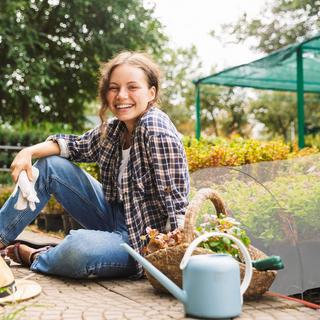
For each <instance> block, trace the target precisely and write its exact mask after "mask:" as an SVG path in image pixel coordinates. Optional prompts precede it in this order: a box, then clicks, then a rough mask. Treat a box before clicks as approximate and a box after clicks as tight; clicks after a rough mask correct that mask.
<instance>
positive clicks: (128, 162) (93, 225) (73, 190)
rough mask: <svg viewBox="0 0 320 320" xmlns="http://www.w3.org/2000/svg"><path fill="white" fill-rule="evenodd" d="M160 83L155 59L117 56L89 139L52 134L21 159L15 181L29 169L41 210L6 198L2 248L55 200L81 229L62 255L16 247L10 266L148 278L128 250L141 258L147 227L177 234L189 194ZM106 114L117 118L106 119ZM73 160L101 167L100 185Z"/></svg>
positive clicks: (0, 219)
mask: <svg viewBox="0 0 320 320" xmlns="http://www.w3.org/2000/svg"><path fill="white" fill-rule="evenodd" d="M159 78H160V72H159V68H158V66H157V65H155V64H154V62H153V61H152V60H151V59H150V58H149V57H148V56H147V55H145V54H143V53H137V52H122V53H120V54H118V55H117V56H115V57H114V58H113V59H112V60H111V61H109V62H108V63H106V64H105V65H104V66H103V68H102V70H101V80H100V86H99V95H100V99H101V110H100V117H101V120H102V122H101V124H100V125H99V126H97V127H96V128H94V129H92V130H90V131H88V132H86V133H84V134H83V135H81V136H76V135H70V134H68V135H67V134H56V135H53V136H50V137H49V138H48V139H47V141H45V142H43V143H41V144H38V145H34V146H31V147H28V148H25V149H23V150H22V151H20V152H19V153H18V155H17V156H16V158H15V159H14V161H13V163H12V165H11V168H12V176H13V179H14V180H15V181H16V180H17V179H18V177H19V175H20V173H21V172H24V171H26V172H27V174H28V177H29V179H30V180H32V179H34V181H33V183H32V185H33V186H34V189H35V190H34V191H35V192H36V194H37V196H38V198H39V203H37V204H36V205H35V208H31V207H30V206H28V207H27V208H26V209H25V210H18V209H17V208H16V205H15V204H16V202H17V198H18V196H20V195H19V194H18V193H17V192H16V193H15V194H13V195H12V196H11V197H10V198H9V199H8V201H7V202H6V204H5V205H4V206H3V207H2V209H1V211H0V226H1V227H0V248H1V247H5V246H8V245H9V244H10V242H12V241H13V240H14V239H15V238H16V237H17V235H18V234H19V233H20V232H21V231H22V230H23V229H24V227H25V226H26V225H28V224H29V223H30V222H31V221H32V220H34V219H35V217H36V216H37V215H38V214H39V213H40V211H41V209H42V208H43V207H44V205H45V204H46V203H47V202H48V200H49V198H50V194H54V196H55V197H56V199H57V200H58V201H59V202H60V203H61V204H62V206H63V207H64V208H65V209H66V210H67V211H68V212H69V213H70V214H71V215H72V216H73V218H74V219H75V220H76V221H78V222H79V223H80V224H81V225H82V226H83V229H80V230H73V231H71V233H70V235H68V236H67V237H66V238H65V239H64V241H62V242H61V244H59V245H57V246H56V247H54V248H50V247H45V248H41V249H37V250H35V249H32V248H30V247H28V246H26V245H24V244H21V245H15V246H10V245H9V246H8V247H7V252H8V255H9V256H10V257H11V258H12V259H14V260H15V261H17V262H19V263H22V264H24V265H26V266H29V267H31V269H32V270H34V271H38V272H43V273H47V274H56V275H62V276H68V277H73V278H86V277H89V276H96V277H115V276H133V275H134V276H141V275H142V267H141V266H140V265H139V264H137V263H135V262H134V261H133V260H132V258H131V257H130V256H129V255H128V254H127V253H126V252H125V251H123V250H122V249H121V247H120V244H121V243H122V242H126V243H129V244H130V245H131V246H132V247H133V248H134V249H135V250H137V251H140V250H141V249H142V247H143V246H144V243H143V242H142V240H141V236H142V235H143V234H144V233H145V230H146V228H147V227H151V228H154V229H158V230H159V231H161V232H165V231H169V230H173V229H175V228H177V227H178V221H183V220H181V216H182V217H183V215H184V213H185V209H186V206H187V196H188V192H189V176H188V167H187V161H186V156H185V153H184V149H183V146H182V143H181V141H180V138H179V135H178V132H177V130H176V128H175V127H174V125H173V124H172V122H171V121H170V119H169V118H168V116H167V115H166V114H165V113H163V112H162V111H160V110H159V109H158V108H157V107H156V102H157V98H158V95H159V87H160V83H159ZM107 110H110V111H111V112H112V113H113V115H114V118H112V119H109V120H107V119H106V117H105V114H106V111H107ZM54 155H60V157H56V156H54ZM32 158H39V160H38V161H37V162H36V163H35V165H34V166H35V167H36V168H37V169H38V170H39V176H38V178H37V179H36V178H35V177H32V165H31V160H32ZM69 160H71V161H75V162H96V163H97V164H98V165H99V167H100V172H101V183H100V182H98V181H96V180H95V179H94V178H93V177H91V176H90V175H88V174H87V173H85V172H84V171H83V170H82V169H80V168H79V167H77V166H75V165H74V164H72V162H70V161H69ZM22 196H23V195H22ZM17 221H18V223H17Z"/></svg>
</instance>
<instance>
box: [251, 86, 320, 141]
mask: <svg viewBox="0 0 320 320" xmlns="http://www.w3.org/2000/svg"><path fill="white" fill-rule="evenodd" d="M319 101H320V95H319V94H310V93H308V94H305V111H306V112H305V123H306V131H315V129H318V130H319V127H315V125H313V124H318V123H319V121H320V111H319ZM249 112H251V113H252V114H253V115H254V118H255V119H256V120H258V121H259V122H260V123H263V124H264V126H265V131H266V133H267V134H268V135H269V136H271V137H273V138H274V137H275V136H280V137H282V138H283V139H285V140H286V141H289V140H290V138H291V139H292V136H291V129H292V128H291V126H292V125H293V126H294V127H295V128H296V127H297V107H296V95H295V94H293V93H285V92H269V93H263V94H259V95H258V98H257V99H255V100H254V101H252V102H251V103H250V108H249ZM294 127H293V128H294Z"/></svg>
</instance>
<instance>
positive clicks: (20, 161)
mask: <svg viewBox="0 0 320 320" xmlns="http://www.w3.org/2000/svg"><path fill="white" fill-rule="evenodd" d="M59 154H60V147H59V145H58V144H57V143H56V142H53V141H45V142H41V143H38V144H35V145H33V146H31V147H27V148H24V149H22V150H21V151H20V152H19V153H18V154H17V155H16V157H15V158H14V160H13V162H12V164H11V167H10V169H11V176H12V179H13V181H14V182H15V183H16V182H17V180H18V178H19V174H20V172H21V171H23V170H25V171H26V172H27V176H28V178H29V180H30V181H32V158H37V159H40V158H44V157H48V156H53V155H59Z"/></svg>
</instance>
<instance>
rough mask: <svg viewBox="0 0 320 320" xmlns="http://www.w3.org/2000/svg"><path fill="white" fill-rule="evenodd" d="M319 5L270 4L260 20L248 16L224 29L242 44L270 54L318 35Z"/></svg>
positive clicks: (307, 0) (310, 1) (298, 1)
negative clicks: (251, 45)
mask: <svg viewBox="0 0 320 320" xmlns="http://www.w3.org/2000/svg"><path fill="white" fill-rule="evenodd" d="M319 11H320V3H319V1H314V0H271V1H268V2H267V3H266V4H265V6H264V8H263V9H262V10H261V12H260V16H259V17H256V18H249V17H248V15H247V14H246V13H244V14H243V15H242V17H241V18H240V19H239V20H238V21H237V22H236V23H234V24H229V25H225V26H224V27H223V30H224V32H225V34H231V35H232V36H233V37H235V38H236V40H237V41H239V42H244V41H248V40H254V41H251V43H255V45H254V49H256V50H258V51H262V52H265V53H270V52H272V51H274V50H277V49H279V48H281V47H284V46H286V45H288V44H291V43H294V42H296V41H299V40H301V39H303V38H305V37H311V36H313V35H315V34H317V33H318V32H319V28H320V20H319Z"/></svg>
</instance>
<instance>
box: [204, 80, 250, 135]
mask: <svg viewBox="0 0 320 320" xmlns="http://www.w3.org/2000/svg"><path fill="white" fill-rule="evenodd" d="M200 90H201V101H200V102H201V125H202V127H203V128H204V129H205V130H206V132H207V133H208V134H212V133H213V134H214V135H215V136H216V137H218V136H230V135H232V134H239V135H241V136H248V134H249V133H250V126H249V121H248V116H247V112H246V109H247V99H246V98H245V96H244V93H243V91H242V90H237V89H234V88H224V87H218V86H212V85H210V86H209V85H208V86H201V89H200Z"/></svg>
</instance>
